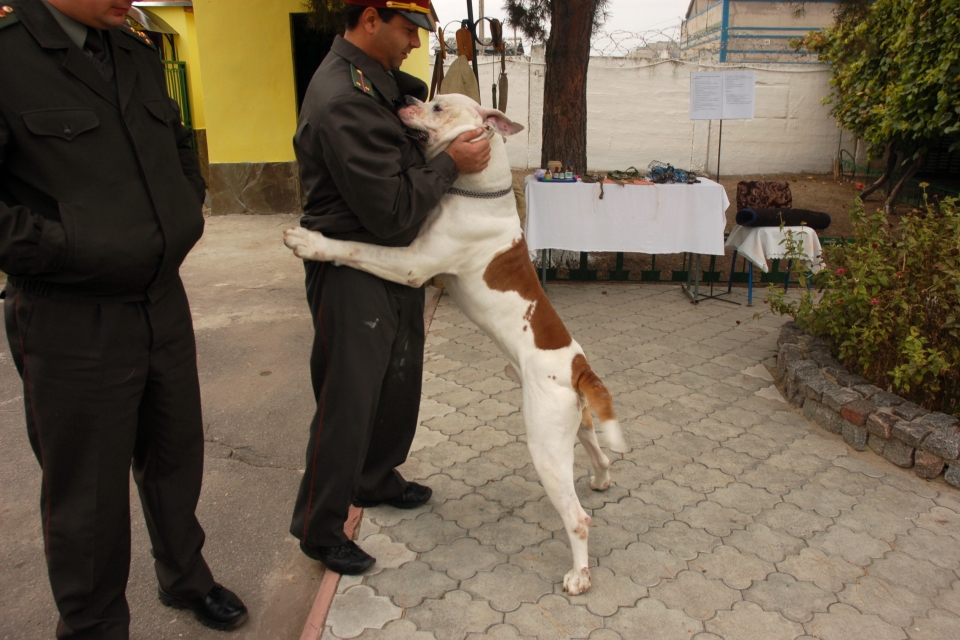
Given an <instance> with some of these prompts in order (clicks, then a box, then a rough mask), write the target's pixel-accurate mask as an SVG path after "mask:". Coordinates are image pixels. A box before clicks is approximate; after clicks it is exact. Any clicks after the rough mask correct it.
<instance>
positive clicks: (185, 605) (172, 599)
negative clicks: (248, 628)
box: [157, 584, 247, 631]
mask: <svg viewBox="0 0 960 640" xmlns="http://www.w3.org/2000/svg"><path fill="white" fill-rule="evenodd" d="M157 592H158V594H159V595H160V602H162V603H163V604H165V605H166V606H168V607H173V608H174V609H192V610H193V613H194V614H195V615H196V616H197V620H199V621H200V622H202V623H203V624H205V625H207V626H208V627H210V628H211V629H217V630H219V631H232V630H234V629H236V628H237V627H239V626H240V625H242V624H243V623H244V622H246V621H247V608H246V607H245V606H244V604H243V602H241V601H240V598H238V597H237V594H235V593H234V592H233V591H230V589H227V588H226V587H224V586H221V585H219V584H215V585H214V586H213V589H210V592H209V593H207V595H206V596H204V597H203V598H194V599H188V598H180V597H177V596H173V595H170V594H169V593H167V592H166V591H164V590H163V589H158V590H157Z"/></svg>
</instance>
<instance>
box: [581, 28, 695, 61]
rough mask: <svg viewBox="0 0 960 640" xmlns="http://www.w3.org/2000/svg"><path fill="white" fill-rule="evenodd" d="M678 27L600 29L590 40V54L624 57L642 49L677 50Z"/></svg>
mask: <svg viewBox="0 0 960 640" xmlns="http://www.w3.org/2000/svg"><path fill="white" fill-rule="evenodd" d="M679 37H680V28H679V27H674V28H669V29H650V30H647V31H623V30H615V31H600V32H599V33H597V34H596V35H595V36H594V37H593V40H592V41H591V42H590V54H591V55H594V56H607V57H614V58H625V57H628V56H630V55H632V54H635V53H636V52H637V51H640V50H644V49H659V50H671V49H675V50H679V44H678V39H679Z"/></svg>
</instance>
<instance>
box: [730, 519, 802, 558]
mask: <svg viewBox="0 0 960 640" xmlns="http://www.w3.org/2000/svg"><path fill="white" fill-rule="evenodd" d="M724 543H725V544H728V545H731V546H733V547H736V548H737V549H739V550H740V551H741V552H743V553H748V554H752V555H755V556H756V557H758V558H760V559H761V560H766V561H767V562H782V561H783V560H785V559H786V557H787V556H792V555H795V554H796V553H799V551H800V549H802V548H803V546H804V543H803V540H800V539H799V538H795V537H793V536H791V535H790V534H788V533H785V532H783V531H777V530H776V529H771V528H770V527H768V526H766V525H763V524H751V525H748V526H747V528H746V529H744V530H742V531H734V532H733V533H731V534H730V535H729V536H727V537H726V538H725V539H724Z"/></svg>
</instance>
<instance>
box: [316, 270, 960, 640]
mask: <svg viewBox="0 0 960 640" xmlns="http://www.w3.org/2000/svg"><path fill="white" fill-rule="evenodd" d="M549 295H550V298H551V300H552V301H553V303H554V305H555V306H556V308H557V310H558V312H559V313H560V315H561V317H563V319H564V321H565V322H566V324H567V327H568V328H569V329H570V331H571V333H572V334H573V335H574V337H575V338H576V339H577V340H578V341H579V342H580V344H581V345H583V348H584V350H585V351H586V354H587V357H588V359H589V360H590V363H591V365H592V366H593V368H594V370H595V371H597V373H598V374H600V375H601V377H602V378H603V379H604V382H605V383H606V385H607V387H608V388H609V389H610V391H611V392H612V393H613V394H614V397H615V407H616V409H617V412H618V415H619V417H620V419H621V422H622V424H623V428H624V434H625V436H626V437H627V439H628V443H629V444H630V445H631V447H632V450H631V451H630V452H629V453H626V454H623V455H620V454H613V453H610V452H609V451H607V453H608V455H609V456H610V458H611V459H612V460H614V461H615V462H614V464H613V467H612V469H611V472H612V476H613V486H611V487H610V489H609V490H607V491H606V492H603V493H599V492H594V491H591V490H590V488H589V485H588V483H589V472H588V469H589V463H588V460H587V457H586V455H585V453H584V451H583V449H582V447H580V446H579V445H578V446H577V463H576V466H577V469H576V477H577V478H578V480H577V491H578V494H579V496H580V500H581V502H582V503H583V506H584V508H585V509H586V510H587V512H588V513H589V514H590V515H591V516H592V518H593V522H594V527H593V528H592V529H591V531H590V561H591V572H592V582H593V586H592V588H591V589H590V591H589V592H587V593H586V594H584V595H580V596H568V595H566V594H565V593H564V592H563V590H562V578H563V575H564V573H566V571H568V570H569V568H570V565H571V558H570V550H569V548H568V546H567V538H566V533H565V532H564V530H563V526H562V524H561V521H560V518H559V517H558V516H557V514H556V512H555V510H554V509H553V506H552V505H551V504H550V502H549V500H548V499H547V497H546V496H545V494H544V491H543V489H542V488H541V486H540V483H539V480H538V478H537V474H536V472H535V470H534V468H533V465H532V463H531V461H530V455H529V453H528V451H527V447H526V444H525V437H524V427H523V421H522V418H521V415H520V402H521V394H520V389H519V387H518V385H517V384H515V383H514V382H512V381H511V380H510V379H509V378H508V377H507V376H506V375H505V374H504V366H505V361H504V359H503V358H502V357H501V356H500V354H499V352H498V350H497V349H496V347H495V346H494V345H493V344H492V343H491V342H490V341H489V340H488V339H487V338H486V337H485V336H484V335H483V334H481V333H480V332H479V331H478V330H477V329H476V328H475V327H474V326H473V325H472V324H471V323H470V322H469V321H468V320H467V319H466V318H465V317H464V316H463V315H462V314H461V313H460V312H459V310H458V309H457V308H456V306H455V305H454V304H453V302H452V300H451V299H450V298H449V297H447V296H444V297H443V298H441V300H440V305H439V307H438V309H437V312H436V316H435V318H434V321H433V325H432V327H431V330H430V334H429V337H428V341H427V362H426V366H425V374H424V389H423V400H422V403H421V426H420V428H419V430H418V433H417V437H416V440H415V441H414V445H413V451H412V453H411V457H410V459H409V461H408V462H407V464H406V465H405V466H404V467H403V473H404V474H405V475H406V476H407V477H408V478H410V479H415V480H418V481H421V482H424V483H426V484H428V485H430V486H431V487H433V490H434V497H433V499H432V500H431V502H430V503H429V504H428V505H425V506H424V507H421V508H419V509H415V510H411V511H400V510H396V509H392V508H387V507H383V508H376V509H368V510H367V511H366V513H365V514H364V519H363V522H362V525H361V529H360V544H361V545H362V546H363V547H364V548H365V549H366V550H367V551H369V552H371V553H372V554H373V555H375V556H376V557H377V564H376V565H375V566H374V567H373V568H372V570H371V571H370V572H369V573H368V574H366V575H364V576H358V577H344V578H343V579H342V581H341V583H340V587H339V591H338V595H337V596H336V597H335V599H334V602H333V606H332V609H331V612H330V615H329V617H328V619H327V627H326V629H325V631H324V635H323V638H324V640H334V639H335V638H356V637H359V638H364V639H370V640H388V639H389V640H428V639H430V638H436V639H437V640H461V639H471V640H472V639H476V638H496V639H501V638H504V639H505V638H525V639H532V638H537V639H545V638H558V639H566V638H589V639H590V640H614V639H617V638H622V639H624V640H627V639H637V638H640V639H650V640H674V639H677V640H680V639H687V638H695V639H696V640H708V639H709V640H717V639H720V638H723V639H726V640H751V639H757V640H761V639H762V640H780V639H783V640H788V639H789V640H792V639H795V638H820V639H823V640H856V639H859V638H862V639H864V640H867V639H869V640H897V639H901V638H908V637H909V638H913V639H930V640H946V639H948V638H960V574H958V569H960V492H958V491H957V490H956V489H954V488H953V487H950V486H948V485H947V484H945V483H944V482H942V481H937V482H927V481H924V480H920V479H918V478H916V477H914V476H913V475H912V474H910V473H908V472H904V471H903V470H901V469H898V468H897V467H895V466H894V465H892V464H889V463H887V462H886V461H885V460H881V459H878V458H877V457H876V456H873V455H871V454H864V453H858V452H856V451H854V450H853V449H851V448H850V447H848V446H847V445H846V444H844V442H843V441H842V440H841V439H840V437H839V436H835V435H833V434H830V433H827V432H825V431H823V430H821V429H819V428H818V427H816V426H815V425H813V424H812V423H810V422H808V421H807V420H806V419H805V418H804V417H803V415H802V414H801V413H800V412H799V411H798V410H795V409H793V408H791V407H790V406H789V405H787V404H786V403H785V402H784V401H783V399H782V397H781V396H780V393H779V392H778V391H777V388H776V387H775V386H774V384H773V378H772V376H771V375H770V373H769V369H768V368H769V367H775V359H774V358H775V354H776V339H777V335H778V328H779V326H780V324H781V323H782V322H783V319H781V318H774V317H771V316H769V315H767V316H765V317H764V318H762V319H761V320H759V321H758V320H754V319H753V318H752V316H753V313H754V311H755V310H756V308H754V309H750V308H747V307H734V306H733V305H728V304H724V303H722V302H705V303H702V304H700V305H699V306H693V305H691V304H689V302H687V300H686V298H685V297H684V296H683V295H682V294H681V293H680V291H679V289H677V288H676V287H667V286H656V285H647V286H638V285H625V286H618V285H609V286H604V285H601V284H584V285H552V286H551V287H550V290H549ZM734 295H735V299H741V298H745V297H746V296H745V294H744V295H739V294H734ZM758 308H759V309H764V308H765V307H763V306H762V305H758Z"/></svg>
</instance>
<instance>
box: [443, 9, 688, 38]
mask: <svg viewBox="0 0 960 640" xmlns="http://www.w3.org/2000/svg"><path fill="white" fill-rule="evenodd" d="M467 2H468V0H433V6H434V8H435V9H436V10H437V15H438V16H439V17H440V24H441V25H446V24H447V23H448V22H451V21H459V20H462V19H464V18H466V17H467ZM472 2H473V15H474V17H475V18H476V17H478V16H479V14H480V0H472ZM689 4H690V0H612V1H611V2H610V13H611V16H610V19H609V20H608V21H607V23H606V25H605V26H604V29H605V30H607V31H617V30H621V31H633V32H639V31H648V30H653V29H664V28H667V27H670V26H679V25H680V19H681V18H682V17H683V14H684V13H686V11H687V6H688V5H689ZM502 6H503V0H484V3H483V12H484V14H486V15H487V16H489V17H491V18H499V19H500V20H503V19H504V13H503V9H502ZM451 28H452V25H451ZM506 35H508V36H509V35H511V34H510V31H509V30H507V33H506Z"/></svg>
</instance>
